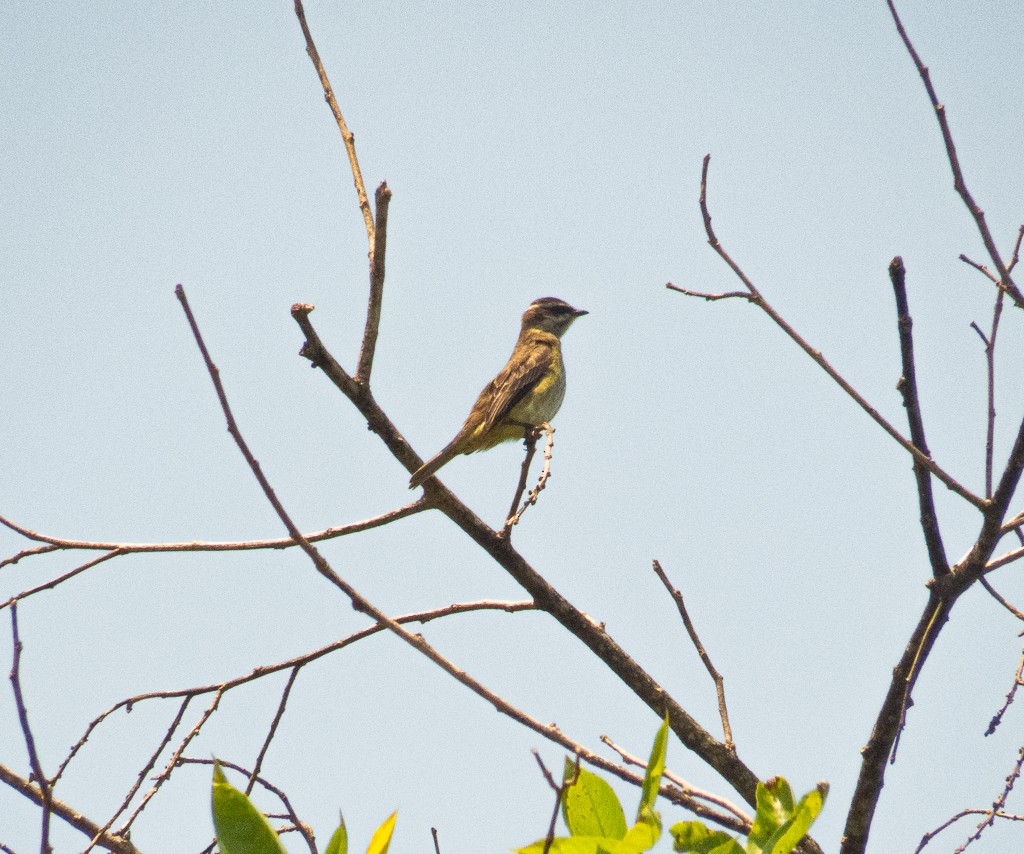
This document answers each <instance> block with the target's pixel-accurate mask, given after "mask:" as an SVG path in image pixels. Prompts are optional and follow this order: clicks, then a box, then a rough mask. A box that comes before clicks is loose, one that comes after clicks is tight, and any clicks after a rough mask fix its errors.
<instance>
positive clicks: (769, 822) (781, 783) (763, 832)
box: [748, 777, 794, 851]
mask: <svg viewBox="0 0 1024 854" xmlns="http://www.w3.org/2000/svg"><path fill="white" fill-rule="evenodd" d="M754 800H755V804H756V806H757V812H756V813H755V815H754V824H753V826H752V827H751V828H750V836H749V837H748V838H749V840H750V842H752V843H753V844H754V845H756V846H758V849H760V850H764V851H767V850H769V844H768V840H770V839H771V838H772V836H773V835H774V834H775V833H776V831H778V829H779V828H780V827H781V826H782V825H783V824H784V823H785V822H787V821H789V819H791V818H792V817H793V809H794V806H793V790H792V789H791V788H790V786H789V783H788V782H786V779H785V778H784V777H773V778H772V779H771V780H769V781H768V782H767V784H763V783H758V784H757V791H756V794H755V798H754Z"/></svg>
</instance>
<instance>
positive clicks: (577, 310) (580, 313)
mask: <svg viewBox="0 0 1024 854" xmlns="http://www.w3.org/2000/svg"><path fill="white" fill-rule="evenodd" d="M585 314H590V312H589V311H586V310H585V309H582V308H574V309H573V314H572V316H573V317H583V315H585Z"/></svg>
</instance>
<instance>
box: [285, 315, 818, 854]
mask: <svg viewBox="0 0 1024 854" xmlns="http://www.w3.org/2000/svg"><path fill="white" fill-rule="evenodd" d="M312 310H313V307H312V306H309V305H295V306H293V307H292V316H293V317H294V319H295V321H296V323H298V325H299V328H300V329H301V330H302V332H303V333H304V334H305V336H306V341H305V343H304V344H303V347H302V350H301V351H300V352H301V354H302V355H303V356H305V357H306V358H307V359H309V360H310V361H311V362H312V363H313V365H314V366H316V367H319V368H320V369H321V370H323V371H324V373H325V374H326V375H327V376H328V378H329V379H330V380H331V381H332V382H333V383H334V384H335V385H336V386H337V387H338V389H339V390H341V391H342V393H344V394H345V395H346V397H348V398H349V400H350V401H351V402H352V403H353V405H355V407H356V408H357V409H358V410H359V412H360V414H362V415H363V417H364V418H366V420H367V422H368V424H369V426H370V429H371V430H373V432H374V433H376V434H377V435H378V436H379V437H380V439H381V441H382V442H384V444H385V445H386V446H387V448H388V449H389V450H390V451H391V453H392V455H393V456H394V457H395V459H397V460H398V461H399V462H400V463H401V464H402V465H403V466H405V468H406V469H407V470H408V471H409V472H412V471H414V470H415V469H416V468H418V467H419V465H420V464H421V461H420V459H419V457H417V456H416V454H415V453H414V452H413V451H412V449H411V448H410V447H409V445H408V443H407V442H406V441H405V439H404V438H403V437H402V435H401V433H399V432H398V430H397V429H396V428H395V426H394V425H393V424H392V423H391V421H390V419H389V418H388V417H387V416H386V415H385V414H384V412H383V411H382V410H381V409H380V407H379V406H378V405H377V403H376V401H375V400H374V399H373V396H372V395H371V394H370V392H369V390H368V389H366V388H365V387H364V386H362V385H360V384H358V383H356V382H355V381H354V380H353V379H352V378H351V377H350V376H349V375H348V374H347V373H346V372H345V370H344V369H343V368H342V367H341V366H340V365H339V364H338V363H337V361H336V360H335V359H334V358H333V357H332V356H331V354H330V353H329V352H328V351H327V349H326V348H325V347H324V345H323V342H322V341H321V340H320V337H319V335H317V333H316V330H315V329H314V328H313V326H312V323H311V322H310V319H309V314H310V312H311V311H312ZM426 492H427V498H428V500H429V501H430V502H431V504H432V506H434V507H435V508H436V509H438V510H440V511H441V512H442V513H443V514H444V515H445V516H447V517H448V518H449V519H450V520H451V521H452V522H454V523H455V524H456V525H457V526H458V527H459V528H460V529H461V530H462V531H463V532H464V533H465V534H467V535H468V536H469V537H470V539H471V540H473V542H475V543H476V544H477V545H478V546H480V548H481V549H483V550H484V552H486V553H487V554H488V555H489V556H490V557H491V558H492V559H493V560H494V561H495V562H496V563H497V564H498V565H499V566H501V567H502V568H503V569H504V570H505V571H506V572H508V573H509V575H511V576H512V578H513V579H514V580H515V581H516V582H517V583H518V584H519V585H520V586H522V587H523V588H524V589H525V590H526V591H527V592H528V593H529V594H530V595H531V596H532V597H533V600H534V602H535V604H536V606H537V608H538V609H540V610H543V611H545V612H547V613H548V614H550V615H551V616H552V617H554V618H555V619H556V620H557V621H558V622H559V623H560V624H561V625H562V626H563V627H564V628H565V629H567V630H568V631H569V632H570V633H571V634H573V635H574V636H575V637H576V638H577V639H578V640H580V641H581V642H582V643H583V644H584V645H585V646H587V647H588V648H589V649H590V650H591V651H592V652H593V653H594V654H595V655H596V656H597V657H598V658H599V659H600V660H601V661H602V662H604V663H605V665H606V666H607V667H608V668H609V669H610V670H611V671H612V672H613V673H615V675H616V676H618V678H619V679H620V680H622V682H624V683H625V684H626V686H627V687H629V688H630V690H632V691H633V693H634V694H635V695H636V696H637V697H638V698H639V699H640V700H642V701H643V702H644V703H645V704H646V705H647V706H648V707H650V708H651V709H652V710H653V711H654V712H655V713H656V714H658V715H659V716H662V715H664V714H665V711H666V710H667V711H668V714H669V723H670V726H671V728H672V731H673V732H674V733H675V734H676V736H677V737H678V738H679V740H680V741H682V743H683V744H684V745H685V746H686V747H688V748H689V749H690V750H692V751H693V752H694V753H696V754H697V755H698V756H700V757H701V758H702V759H703V760H704V761H705V762H707V763H708V765H710V766H711V767H712V768H714V769H715V770H716V771H718V773H719V774H721V775H722V776H723V777H724V778H725V779H726V780H727V781H728V782H729V783H730V785H732V786H733V787H734V788H735V789H736V791H738V792H739V793H740V794H741V795H742V796H743V798H744V799H745V800H747V802H748V803H750V804H753V803H754V794H755V787H756V785H757V782H758V779H757V775H755V774H754V772H753V771H751V770H750V768H748V767H747V765H746V764H745V763H744V762H742V760H740V759H739V757H738V756H737V755H736V754H735V753H734V752H733V751H732V750H730V749H729V748H728V747H726V745H725V744H723V743H722V742H720V741H718V740H716V739H715V738H714V737H713V736H712V735H711V734H710V733H708V732H707V731H706V730H705V729H704V728H703V727H702V726H701V725H700V724H699V723H698V722H697V721H696V720H695V719H694V718H693V717H692V716H691V715H690V714H689V713H687V712H686V711H685V710H684V709H683V708H682V706H680V705H679V704H678V703H677V702H676V701H675V700H674V699H673V698H672V697H670V696H669V695H668V694H667V693H666V692H665V690H664V689H663V688H662V687H661V686H660V685H659V684H658V683H657V682H656V681H655V680H654V679H653V678H652V677H651V675H650V674H649V673H647V672H646V671H645V670H644V669H643V668H642V667H641V666H640V665H639V664H638V663H637V662H636V661H634V660H633V659H632V658H631V657H630V656H629V655H628V654H627V653H626V652H625V650H623V649H622V647H620V646H619V645H618V644H617V643H616V642H615V641H614V640H613V639H612V638H611V636H610V635H609V634H608V633H607V631H606V630H605V628H604V626H603V625H602V624H601V623H598V622H597V621H596V620H594V619H593V618H592V617H590V616H588V615H587V614H584V613H583V612H582V611H580V610H578V609H577V608H575V607H574V606H573V605H572V604H571V603H570V602H569V601H568V600H567V599H565V598H564V597H563V596H562V595H561V594H560V593H559V592H558V591H557V590H556V589H555V588H554V587H552V586H551V585H550V584H549V583H548V582H547V580H546V579H544V578H543V576H541V575H540V574H539V573H538V572H537V571H536V570H535V569H534V568H533V567H532V566H531V565H530V564H529V563H528V562H527V561H526V560H525V559H524V558H523V557H522V555H520V554H519V552H517V551H516V550H515V549H514V548H513V547H512V545H511V543H510V542H509V541H508V539H507V538H505V537H503V536H502V535H501V532H499V531H495V530H493V529H491V528H490V527H489V526H488V525H487V524H485V523H484V522H483V521H482V520H481V519H480V518H479V517H478V516H476V514H474V513H473V511H472V510H470V509H469V508H468V507H467V506H466V505H465V504H463V503H462V502H461V501H460V500H459V499H458V498H457V497H456V496H455V495H454V494H453V493H452V492H451V491H449V490H448V488H447V487H446V486H444V484H443V483H441V481H439V480H437V479H434V480H431V481H428V482H427V485H426ZM474 690H476V689H474ZM478 693H479V692H478ZM806 850H808V851H820V849H819V848H818V847H817V845H816V844H815V843H814V842H813V841H809V842H808V843H807V848H806Z"/></svg>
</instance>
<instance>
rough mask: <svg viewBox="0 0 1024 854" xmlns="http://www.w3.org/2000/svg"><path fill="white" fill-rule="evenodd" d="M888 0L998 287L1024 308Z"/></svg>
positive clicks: (932, 92)
mask: <svg viewBox="0 0 1024 854" xmlns="http://www.w3.org/2000/svg"><path fill="white" fill-rule="evenodd" d="M886 3H887V4H888V6H889V11H890V12H891V13H892V19H893V21H894V22H895V24H896V30H897V32H898V33H899V34H900V38H901V39H903V45H904V46H905V47H906V49H907V53H909V54H910V58H911V59H912V60H913V61H914V66H915V67H916V68H917V73H918V74H920V75H921V80H922V81H923V82H924V88H925V90H926V91H927V92H928V98H929V100H930V101H931V103H932V108H933V109H934V110H935V117H936V118H937V119H938V120H939V129H940V130H941V131H942V141H943V142H944V143H945V145H946V157H947V158H948V159H949V166H950V169H951V170H952V172H953V187H954V189H955V190H956V191H957V193H959V194H960V198H961V199H963V202H964V204H965V205H966V206H967V210H969V211H970V212H971V216H972V217H973V218H974V224H975V225H976V226H977V228H978V233H979V234H980V235H981V240H982V242H983V243H984V244H985V249H986V250H987V251H988V255H989V258H991V259H992V263H993V264H995V265H996V270H998V271H999V279H998V285H999V288H1000V289H1001V290H1004V291H1005V292H1006V293H1007V294H1008V295H1009V296H1010V298H1011V299H1012V300H1013V301H1014V302H1015V303H1016V304H1017V307H1018V308H1024V294H1021V292H1020V291H1019V290H1018V289H1017V286H1016V285H1015V284H1014V283H1013V279H1011V278H1010V271H1009V270H1008V269H1007V266H1006V264H1004V263H1003V259H1002V256H1000V254H999V250H998V249H996V244H995V241H994V240H993V239H992V233H991V232H990V231H989V228H988V223H987V222H986V221H985V212H984V211H983V210H982V209H981V208H980V207H978V203H977V202H976V201H974V197H973V196H972V195H971V192H970V190H968V189H967V183H966V182H965V181H964V175H963V170H962V169H961V168H960V158H959V157H957V153H956V146H955V145H954V144H953V134H952V133H951V132H950V129H949V121H948V119H947V117H946V108H945V107H944V106H943V105H942V104H941V103H940V102H939V96H938V95H936V94H935V87H934V86H932V78H931V74H929V72H928V68H927V67H926V66H925V65H924V63H923V62H921V58H920V57H919V56H918V54H917V51H916V50H915V49H914V45H913V44H912V43H911V41H910V37H909V36H908V35H907V31H906V30H905V29H904V28H903V22H902V21H901V20H900V16H899V15H898V14H897V12H896V7H895V6H894V5H893V0H886Z"/></svg>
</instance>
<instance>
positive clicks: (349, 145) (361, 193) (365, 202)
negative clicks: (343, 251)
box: [295, 0, 374, 253]
mask: <svg viewBox="0 0 1024 854" xmlns="http://www.w3.org/2000/svg"><path fill="white" fill-rule="evenodd" d="M295 14H296V16H298V19H299V26H301V27H302V35H303V36H305V38H306V53H307V54H309V58H310V59H311V60H312V61H313V67H314V68H315V69H316V73H317V76H318V77H319V78H320V85H321V86H323V89H324V99H325V100H326V101H327V105H328V106H329V107H330V108H331V112H332V113H334V121H336V122H337V123H338V130H340V131H341V138H342V140H343V141H344V142H345V151H346V152H347V153H348V164H349V167H350V168H351V169H352V181H353V182H354V183H355V185H356V195H357V196H358V197H359V210H361V211H362V212H363V222H364V223H365V224H366V238H367V240H368V242H369V252H370V253H372V252H373V244H374V224H373V214H371V213H370V200H369V199H368V198H367V196H366V185H365V184H364V183H363V173H362V171H361V170H360V168H359V158H358V157H356V137H355V134H353V133H352V131H350V130H349V129H348V125H347V124H346V123H345V117H344V116H343V115H342V114H341V108H340V107H339V106H338V101H337V100H336V99H335V97H334V89H333V88H332V87H331V81H330V80H328V79H327V72H326V71H325V70H324V64H323V63H322V62H321V61H320V54H319V52H318V51H317V49H316V45H315V44H313V36H312V34H311V33H310V31H309V25H308V24H307V23H306V11H305V9H303V8H302V0H295Z"/></svg>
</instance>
